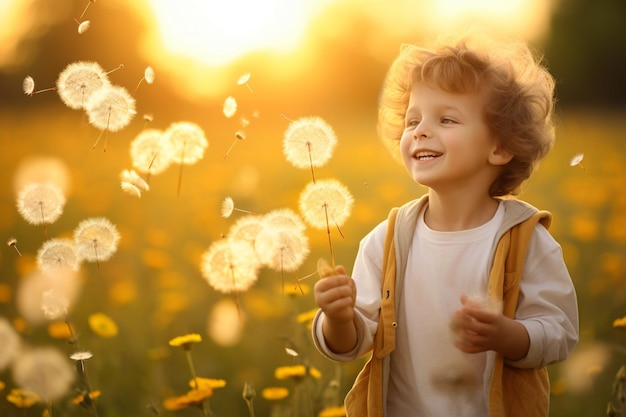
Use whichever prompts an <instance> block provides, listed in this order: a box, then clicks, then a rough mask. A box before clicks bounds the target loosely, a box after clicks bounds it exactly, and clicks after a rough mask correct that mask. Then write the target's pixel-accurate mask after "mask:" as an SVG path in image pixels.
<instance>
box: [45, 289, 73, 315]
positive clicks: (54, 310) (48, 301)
mask: <svg viewBox="0 0 626 417" xmlns="http://www.w3.org/2000/svg"><path fill="white" fill-rule="evenodd" d="M69 305H70V303H69V300H68V299H67V298H66V297H65V296H64V295H63V294H61V293H60V292H59V291H57V290H55V289H54V288H51V289H49V290H48V291H46V292H44V293H43V294H42V296H41V310H42V311H43V315H44V317H45V318H47V319H48V320H58V319H65V318H66V317H67V313H68V309H69Z"/></svg>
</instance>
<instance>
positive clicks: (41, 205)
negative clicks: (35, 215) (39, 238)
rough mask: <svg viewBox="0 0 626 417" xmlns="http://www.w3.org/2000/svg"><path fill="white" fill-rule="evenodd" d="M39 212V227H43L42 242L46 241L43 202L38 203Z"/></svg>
mask: <svg viewBox="0 0 626 417" xmlns="http://www.w3.org/2000/svg"><path fill="white" fill-rule="evenodd" d="M39 211H41V225H42V226H43V237H44V240H48V229H47V228H46V219H45V217H44V214H43V202H41V201H40V202H39Z"/></svg>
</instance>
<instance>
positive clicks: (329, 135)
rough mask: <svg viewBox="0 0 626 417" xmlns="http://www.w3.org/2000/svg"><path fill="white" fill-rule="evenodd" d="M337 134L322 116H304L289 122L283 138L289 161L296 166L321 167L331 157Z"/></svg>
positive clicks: (284, 149)
mask: <svg viewBox="0 0 626 417" xmlns="http://www.w3.org/2000/svg"><path fill="white" fill-rule="evenodd" d="M336 144H337V136H336V135H335V132H334V130H333V128H332V127H331V126H330V125H329V124H328V123H326V122H325V121H324V120H322V119H321V118H320V117H303V118H301V119H298V120H294V121H293V122H291V123H290V124H289V127H288V128H287V131H286V132H285V136H284V139H283V152H284V154H285V157H286V158H287V161H288V162H290V163H291V164H292V165H293V166H295V167H296V168H310V167H311V166H313V167H321V166H323V165H324V164H326V162H328V160H329V159H330V158H331V156H332V154H333V150H334V149H335V145H336Z"/></svg>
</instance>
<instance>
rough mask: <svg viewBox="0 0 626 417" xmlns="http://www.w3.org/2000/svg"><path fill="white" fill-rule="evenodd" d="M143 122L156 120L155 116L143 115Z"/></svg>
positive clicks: (150, 114)
mask: <svg viewBox="0 0 626 417" xmlns="http://www.w3.org/2000/svg"><path fill="white" fill-rule="evenodd" d="M143 120H145V121H146V122H151V121H153V120H154V115H153V114H152V113H146V114H144V115H143Z"/></svg>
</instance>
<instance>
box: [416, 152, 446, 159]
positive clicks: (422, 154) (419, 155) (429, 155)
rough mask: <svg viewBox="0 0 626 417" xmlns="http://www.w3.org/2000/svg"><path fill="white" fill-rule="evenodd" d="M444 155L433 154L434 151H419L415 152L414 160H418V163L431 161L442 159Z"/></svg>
mask: <svg viewBox="0 0 626 417" xmlns="http://www.w3.org/2000/svg"><path fill="white" fill-rule="evenodd" d="M441 155H442V154H441V153H439V152H433V151H419V152H415V153H414V154H413V158H415V159H417V160H418V161H428V160H431V159H435V158H438V157H440V156H441Z"/></svg>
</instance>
